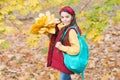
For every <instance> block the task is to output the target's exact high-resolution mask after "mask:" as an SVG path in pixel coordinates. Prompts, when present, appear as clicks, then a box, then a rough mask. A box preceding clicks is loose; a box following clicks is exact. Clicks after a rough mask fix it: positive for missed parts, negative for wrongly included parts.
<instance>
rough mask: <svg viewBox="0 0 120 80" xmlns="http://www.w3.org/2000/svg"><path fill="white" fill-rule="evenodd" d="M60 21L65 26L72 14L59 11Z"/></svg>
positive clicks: (69, 21)
mask: <svg viewBox="0 0 120 80" xmlns="http://www.w3.org/2000/svg"><path fill="white" fill-rule="evenodd" d="M60 16H61V18H60V19H61V21H62V23H63V24H64V25H65V26H68V25H69V24H70V23H71V21H72V18H73V17H72V16H71V15H70V14H69V13H67V12H61V15H60Z"/></svg>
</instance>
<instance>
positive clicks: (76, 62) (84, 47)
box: [61, 26, 89, 80]
mask: <svg viewBox="0 0 120 80" xmlns="http://www.w3.org/2000/svg"><path fill="white" fill-rule="evenodd" d="M71 28H73V29H75V30H76V32H77V35H78V40H79V44H80V52H79V53H78V54H77V55H69V54H66V53H64V52H63V56H64V64H65V66H66V67H67V68H68V69H69V70H70V71H72V72H74V73H76V74H81V75H82V80H84V70H85V68H86V66H87V64H88V59H89V48H88V44H87V43H86V41H85V39H86V36H81V34H80V33H79V31H78V29H77V27H76V26H70V27H69V28H68V29H67V30H66V31H65V32H64V34H63V36H62V38H61V41H62V40H63V39H64V37H65V35H66V33H67V31H68V30H69V29H71Z"/></svg>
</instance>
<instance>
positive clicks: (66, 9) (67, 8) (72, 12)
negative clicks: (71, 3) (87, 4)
mask: <svg viewBox="0 0 120 80" xmlns="http://www.w3.org/2000/svg"><path fill="white" fill-rule="evenodd" d="M62 11H66V12H68V13H69V14H71V15H72V16H73V15H75V12H74V10H73V9H72V8H71V7H68V6H66V7H63V8H61V9H60V13H61V12H62Z"/></svg>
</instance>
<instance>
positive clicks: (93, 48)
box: [0, 0, 120, 80]
mask: <svg viewBox="0 0 120 80" xmlns="http://www.w3.org/2000/svg"><path fill="white" fill-rule="evenodd" d="M63 6H71V7H72V8H73V9H74V10H75V12H76V18H77V23H78V25H79V27H80V28H81V30H82V32H83V34H86V35H87V42H88V44H89V48H90V58H89V63H88V66H87V68H86V70H85V80H120V0H0V80H58V78H59V72H58V71H57V70H53V69H51V68H47V67H46V59H47V52H48V46H49V39H48V37H47V36H46V35H33V34H30V33H29V30H30V29H31V26H32V25H33V24H34V23H35V18H37V17H38V15H39V13H45V12H46V11H50V12H51V13H52V14H55V16H56V17H57V18H59V9H60V8H61V7H63ZM72 79H73V80H81V77H80V76H79V75H76V74H75V75H72Z"/></svg>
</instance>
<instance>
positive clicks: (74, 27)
mask: <svg viewBox="0 0 120 80" xmlns="http://www.w3.org/2000/svg"><path fill="white" fill-rule="evenodd" d="M72 28H73V29H75V30H76V32H77V34H78V35H79V36H80V35H81V34H80V33H79V31H78V29H77V27H76V26H70V27H68V28H67V29H66V31H65V32H64V33H63V35H62V38H61V40H60V41H62V40H63V39H64V37H65V35H66V33H67V31H68V30H69V29H72Z"/></svg>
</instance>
